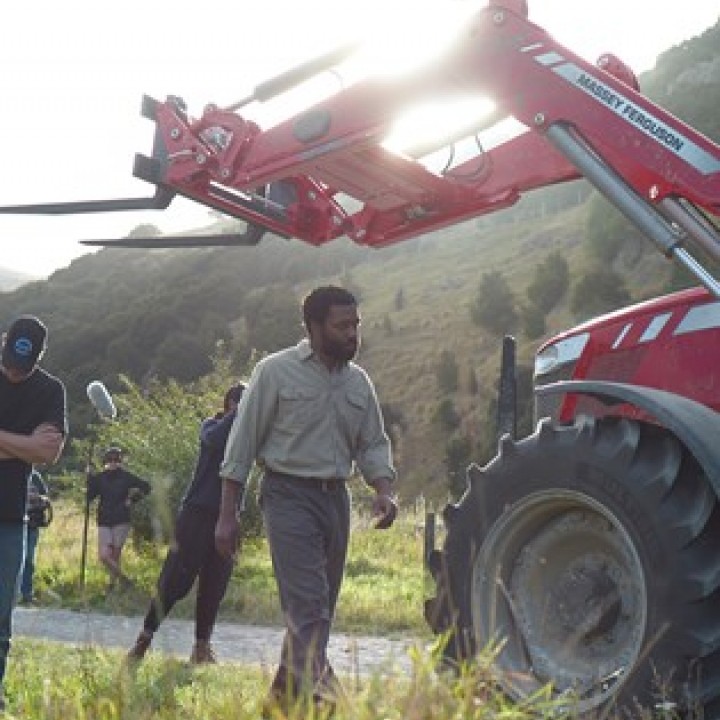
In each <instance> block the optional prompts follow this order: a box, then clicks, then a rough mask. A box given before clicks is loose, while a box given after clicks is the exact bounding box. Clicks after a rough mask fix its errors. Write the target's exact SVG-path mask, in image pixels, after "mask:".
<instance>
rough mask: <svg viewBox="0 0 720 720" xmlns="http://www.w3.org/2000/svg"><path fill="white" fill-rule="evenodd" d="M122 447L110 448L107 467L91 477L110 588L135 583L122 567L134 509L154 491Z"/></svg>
mask: <svg viewBox="0 0 720 720" xmlns="http://www.w3.org/2000/svg"><path fill="white" fill-rule="evenodd" d="M122 463H123V455H122V450H121V449H120V448H119V447H110V448H108V449H107V450H106V451H105V454H104V456H103V470H102V472H99V473H96V474H90V476H89V477H88V488H87V500H88V503H91V502H92V501H93V500H94V499H95V498H99V502H98V509H97V525H98V558H99V560H100V562H101V563H102V564H103V565H104V566H105V567H106V568H107V571H108V573H109V574H110V588H114V587H115V586H116V585H117V584H118V583H119V584H120V587H123V588H126V587H130V586H132V582H131V580H130V579H129V578H128V577H127V576H126V575H124V574H123V572H122V569H121V567H120V559H121V556H122V551H123V547H124V546H125V541H126V540H127V538H128V535H129V534H130V509H131V508H132V506H133V505H134V504H135V503H136V502H137V501H138V500H141V499H142V498H144V497H145V496H146V495H148V494H149V493H150V483H149V482H147V480H143V479H142V478H139V477H138V476H137V475H134V474H133V473H131V472H129V471H128V470H126V469H125V468H124V467H123V466H122Z"/></svg>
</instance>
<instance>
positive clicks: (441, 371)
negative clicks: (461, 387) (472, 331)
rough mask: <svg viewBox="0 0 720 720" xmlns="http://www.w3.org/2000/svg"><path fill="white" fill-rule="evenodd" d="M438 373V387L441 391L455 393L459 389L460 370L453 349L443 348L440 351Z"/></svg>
mask: <svg viewBox="0 0 720 720" xmlns="http://www.w3.org/2000/svg"><path fill="white" fill-rule="evenodd" d="M436 374H437V381H438V387H439V388H440V391H441V392H443V393H453V392H455V391H456V390H457V389H458V376H459V374H460V370H459V368H458V364H457V360H456V359H455V353H453V352H452V350H443V351H442V352H441V353H440V360H439V362H438V366H437V372H436Z"/></svg>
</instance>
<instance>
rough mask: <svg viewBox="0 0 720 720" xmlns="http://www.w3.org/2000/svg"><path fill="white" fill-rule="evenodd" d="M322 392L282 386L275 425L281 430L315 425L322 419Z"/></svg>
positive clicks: (323, 403)
mask: <svg viewBox="0 0 720 720" xmlns="http://www.w3.org/2000/svg"><path fill="white" fill-rule="evenodd" d="M324 405H325V402H324V399H323V395H322V393H320V392H318V391H317V390H312V389H310V388H293V387H288V388H282V389H281V390H280V407H279V412H278V418H277V427H278V429H282V430H298V429H300V428H304V427H307V426H308V425H315V424H317V423H319V422H320V421H321V420H322V417H323V411H324Z"/></svg>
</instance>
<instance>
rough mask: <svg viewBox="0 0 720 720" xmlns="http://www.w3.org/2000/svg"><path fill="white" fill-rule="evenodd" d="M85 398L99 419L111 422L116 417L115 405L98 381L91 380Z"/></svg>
mask: <svg viewBox="0 0 720 720" xmlns="http://www.w3.org/2000/svg"><path fill="white" fill-rule="evenodd" d="M87 396H88V398H89V400H90V402H91V403H92V405H93V407H94V408H95V409H96V410H97V412H98V415H100V417H101V418H106V419H108V420H112V419H113V418H114V417H115V416H116V415H117V410H116V409H115V403H114V402H113V399H112V397H111V396H110V393H109V392H108V391H107V388H106V387H105V386H104V385H103V384H102V383H101V382H99V381H98V380H93V381H92V382H91V383H90V384H89V385H88V386H87Z"/></svg>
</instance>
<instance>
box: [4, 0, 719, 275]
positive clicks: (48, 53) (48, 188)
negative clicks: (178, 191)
mask: <svg viewBox="0 0 720 720" xmlns="http://www.w3.org/2000/svg"><path fill="white" fill-rule="evenodd" d="M485 4H486V2H485V0H362V1H359V0H354V1H352V2H350V1H349V0H303V1H302V2H298V0H263V1H262V2H248V0H212V1H208V2H205V3H198V4H195V3H182V2H177V0H175V2H168V1H167V0H123V2H118V3H105V2H98V0H62V1H61V2H58V1H57V0H35V2H20V3H16V2H13V3H10V2H3V3H1V4H0V26H1V27H2V28H3V38H2V42H1V43H0V67H2V73H1V74H0V78H1V80H0V88H2V90H1V92H2V112H1V113H0V139H1V141H2V158H3V161H2V170H3V172H2V175H0V204H2V205H11V204H24V203H33V202H52V201H66V200H67V201H70V200H88V199H105V198H112V197H143V196H149V195H152V193H153V191H154V188H153V186H151V185H149V184H147V183H144V182H142V181H141V180H138V179H136V178H134V177H133V176H132V164H133V159H134V156H135V153H138V152H139V153H143V154H147V155H149V154H150V150H151V144H152V124H151V123H150V122H149V121H148V120H146V119H143V118H142V117H141V116H140V103H141V99H142V96H143V95H144V94H148V95H150V96H152V97H155V98H157V99H160V100H162V99H164V98H165V97H166V96H167V95H179V96H181V97H183V98H184V99H185V100H186V102H187V104H188V107H189V110H190V114H191V115H193V116H198V115H200V114H201V112H202V108H203V107H204V106H205V105H206V104H208V103H211V102H212V103H216V104H217V105H219V106H224V105H229V104H232V103H233V102H236V101H238V100H240V99H241V98H244V97H246V96H247V95H248V94H249V93H250V92H251V91H252V89H253V88H254V87H255V86H256V85H257V84H259V83H260V82H262V81H263V80H266V79H268V78H271V77H273V76H275V75H277V74H278V73H280V72H282V71H284V70H286V69H288V68H290V67H293V66H294V65H297V64H298V63H300V62H302V61H303V60H306V59H308V58H310V57H314V56H316V55H318V54H320V53H321V52H322V51H325V50H328V49H331V48H333V47H337V46H340V45H342V44H344V43H345V42H347V41H348V40H350V39H353V37H354V35H355V34H360V35H373V34H378V33H380V34H381V35H382V37H384V38H390V42H389V43H388V45H389V46H390V47H394V48H396V49H397V50H400V51H402V52H404V53H405V54H407V52H408V51H409V50H410V51H412V50H415V49H421V50H422V49H423V48H424V49H427V48H428V47H430V46H431V45H433V43H434V41H433V40H432V39H430V38H427V39H422V40H421V39H420V38H421V37H423V36H422V35H415V34H414V31H413V30H412V29H411V28H412V22H414V20H413V19H417V18H418V17H419V18H420V19H423V18H425V19H427V18H432V19H433V20H432V22H431V23H429V24H428V25H429V27H431V28H432V31H433V33H435V34H437V32H438V25H439V23H438V21H437V19H436V15H435V14H434V13H437V12H438V11H439V10H441V11H442V12H443V13H444V14H446V15H447V14H448V13H452V12H457V11H459V10H462V11H463V12H464V11H466V10H467V9H468V8H470V9H475V8H477V9H480V8H482V7H484V6H485ZM528 5H529V17H530V20H531V21H532V22H534V23H536V24H538V25H540V26H542V27H543V28H545V29H546V30H547V31H548V32H549V33H550V34H551V35H552V36H553V37H554V38H555V39H556V40H557V41H559V42H560V43H562V44H563V45H564V46H566V47H567V48H569V49H571V50H572V51H574V52H575V53H577V54H578V55H580V56H581V57H583V58H585V59H586V60H588V61H590V62H595V60H596V59H597V58H598V57H599V55H600V54H601V53H603V52H612V53H614V54H616V55H618V56H619V57H620V58H622V59H623V60H624V61H625V62H626V63H628V64H629V65H630V66H631V67H632V68H633V69H634V70H635V72H636V73H638V74H639V73H642V72H644V71H645V70H648V69H650V68H652V66H653V65H654V63H655V59H656V56H657V54H658V53H660V52H662V51H664V50H666V49H668V48H669V47H671V46H673V45H677V44H679V43H681V42H682V41H684V40H687V39H689V38H691V37H694V36H696V35H698V34H700V33H702V32H703V31H704V30H705V29H707V28H708V27H710V26H712V25H714V24H715V23H716V22H717V20H718V18H719V17H720V9H719V6H718V1H717V0H690V2H688V3H686V4H685V5H682V4H678V3H675V2H671V0H660V1H659V2H656V3H654V4H651V5H648V4H647V3H642V2H638V1H637V0H604V1H603V2H590V1H589V0H528ZM663 8H664V9H663ZM685 8H692V10H691V11H687V12H686V11H684V9H685ZM425 30H427V28H425ZM381 31H382V32H381ZM418 32H420V30H418ZM432 37H435V35H433V36H432ZM243 112H244V111H243ZM210 222H211V220H210V218H209V215H208V209H207V208H205V207H202V206H199V205H197V204H194V203H190V202H189V201H183V200H175V201H173V203H172V205H171V206H170V209H168V210H166V211H146V212H142V213H140V212H133V213H115V214H102V215H89V216H72V217H44V218H43V217H20V218H18V217H16V216H3V215H0V267H2V268H7V269H12V270H17V271H19V272H24V273H28V274H31V275H34V276H45V275H48V274H50V273H51V272H53V271H54V270H55V269H58V268H61V267H64V266H66V265H67V264H68V263H69V262H70V261H71V260H72V259H73V258H74V257H77V256H78V255H82V254H85V253H87V252H89V249H88V248H87V247H85V246H82V245H80V244H79V243H78V242H77V240H79V239H88V238H117V237H123V236H125V235H127V233H128V232H129V231H130V230H132V229H133V228H134V227H136V226H137V225H139V224H141V223H152V224H154V225H157V226H158V227H159V228H160V229H161V230H163V231H164V232H178V231H181V230H185V229H189V228H193V227H202V226H203V225H207V224H209V223H210Z"/></svg>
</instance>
